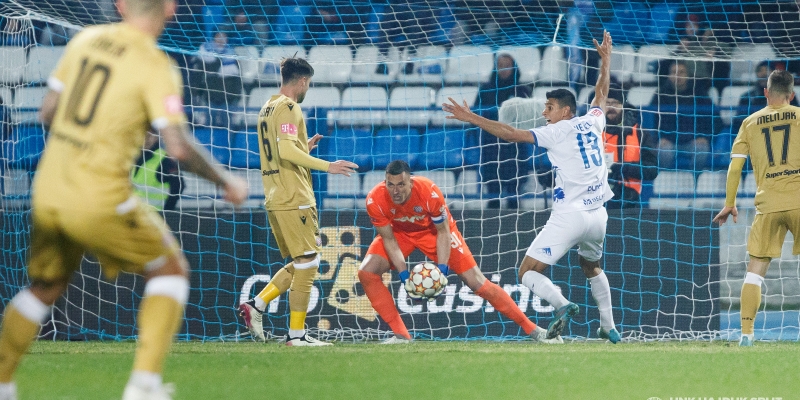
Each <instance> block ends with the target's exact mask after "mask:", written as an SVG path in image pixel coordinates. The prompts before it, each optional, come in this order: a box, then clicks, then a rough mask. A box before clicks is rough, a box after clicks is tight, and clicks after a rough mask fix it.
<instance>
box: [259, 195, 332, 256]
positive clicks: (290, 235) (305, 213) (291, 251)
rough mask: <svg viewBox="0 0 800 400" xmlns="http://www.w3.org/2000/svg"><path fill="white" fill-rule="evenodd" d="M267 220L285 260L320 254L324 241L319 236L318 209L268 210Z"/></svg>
mask: <svg viewBox="0 0 800 400" xmlns="http://www.w3.org/2000/svg"><path fill="white" fill-rule="evenodd" d="M267 219H268V220H269V226H270V228H272V235H273V236H275V240H276V241H277V242H278V248H279V249H280V250H281V256H282V257H283V258H286V257H289V256H291V257H292V258H297V257H302V256H308V255H311V254H314V253H319V251H320V248H321V246H322V239H321V238H320V236H319V221H318V219H317V208H316V207H311V208H304V209H302V210H280V211H269V210H268V211H267Z"/></svg>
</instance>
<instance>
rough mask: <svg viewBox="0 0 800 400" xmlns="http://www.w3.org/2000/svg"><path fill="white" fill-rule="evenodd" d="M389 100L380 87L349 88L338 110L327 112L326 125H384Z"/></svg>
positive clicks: (343, 93)
mask: <svg viewBox="0 0 800 400" xmlns="http://www.w3.org/2000/svg"><path fill="white" fill-rule="evenodd" d="M388 104H389V98H388V96H387V94H386V90H385V89H383V88H381V87H375V86H372V87H349V88H347V89H345V90H344V91H343V92H342V104H341V107H340V109H338V110H335V111H330V112H328V125H334V124H336V125H357V126H369V127H372V126H375V125H384V123H385V121H386V108H387V106H388Z"/></svg>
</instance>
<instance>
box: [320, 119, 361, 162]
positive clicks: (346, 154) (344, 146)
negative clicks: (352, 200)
mask: <svg viewBox="0 0 800 400" xmlns="http://www.w3.org/2000/svg"><path fill="white" fill-rule="evenodd" d="M372 154H373V150H372V131H371V130H368V129H357V128H350V127H347V128H337V129H334V130H333V132H331V137H328V138H325V139H324V140H322V141H320V144H319V155H320V158H322V159H324V160H328V161H336V160H347V161H351V162H354V163H356V164H358V166H359V170H361V171H366V170H370V169H372V162H373V160H372Z"/></svg>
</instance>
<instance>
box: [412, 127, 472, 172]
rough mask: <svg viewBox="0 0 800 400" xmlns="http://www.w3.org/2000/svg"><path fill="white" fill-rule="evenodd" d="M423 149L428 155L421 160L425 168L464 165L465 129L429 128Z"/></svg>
mask: <svg viewBox="0 0 800 400" xmlns="http://www.w3.org/2000/svg"><path fill="white" fill-rule="evenodd" d="M423 150H424V153H425V155H426V156H427V158H426V159H425V160H423V161H422V162H421V164H422V167H423V168H424V169H437V168H456V167H460V166H462V165H464V131H463V130H460V129H459V130H445V129H431V130H428V132H427V133H426V134H425V147H424V148H423Z"/></svg>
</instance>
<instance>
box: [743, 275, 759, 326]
mask: <svg viewBox="0 0 800 400" xmlns="http://www.w3.org/2000/svg"><path fill="white" fill-rule="evenodd" d="M760 306H761V285H754V284H752V283H745V284H744V285H742V297H741V316H742V334H743V335H750V334H752V333H753V326H754V324H755V322H756V312H757V311H758V308H759V307H760Z"/></svg>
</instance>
